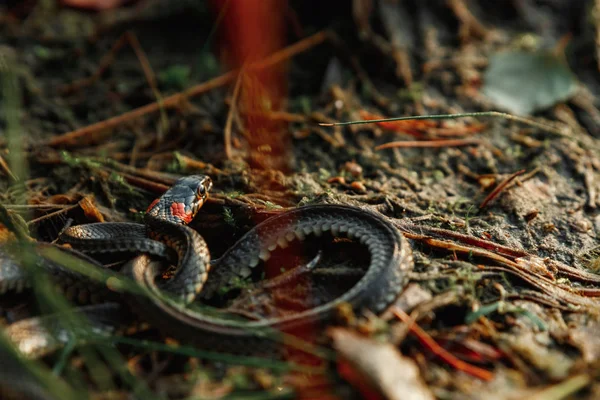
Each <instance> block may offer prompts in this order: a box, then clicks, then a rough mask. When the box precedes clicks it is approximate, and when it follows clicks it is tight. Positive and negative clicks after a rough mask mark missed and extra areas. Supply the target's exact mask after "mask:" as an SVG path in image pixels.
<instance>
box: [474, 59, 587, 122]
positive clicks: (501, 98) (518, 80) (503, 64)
mask: <svg viewBox="0 0 600 400" xmlns="http://www.w3.org/2000/svg"><path fill="white" fill-rule="evenodd" d="M484 81H485V85H484V87H483V93H484V94H485V95H486V96H488V97H489V98H490V99H491V100H492V101H494V102H495V103H496V105H498V106H499V107H501V108H503V109H506V110H508V111H509V112H511V113H514V114H519V115H527V114H531V113H532V112H535V111H539V110H544V109H546V108H548V107H550V106H552V105H554V104H556V103H559V102H561V101H564V100H567V99H568V98H569V97H571V96H572V95H573V93H574V92H575V90H576V88H577V79H576V78H575V76H574V75H573V73H572V72H571V71H570V70H569V67H568V66H567V65H566V64H565V63H564V62H562V61H561V59H560V58H558V57H556V56H555V55H553V54H551V53H547V52H537V53H528V52H523V51H509V52H503V53H498V54H495V55H494V56H492V57H491V58H490V63H489V67H488V69H487V71H486V72H485V76H484Z"/></svg>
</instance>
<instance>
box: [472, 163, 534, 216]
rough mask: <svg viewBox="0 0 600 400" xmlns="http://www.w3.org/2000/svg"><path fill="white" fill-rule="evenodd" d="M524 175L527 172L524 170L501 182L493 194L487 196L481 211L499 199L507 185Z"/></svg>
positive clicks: (480, 207) (482, 203)
mask: <svg viewBox="0 0 600 400" xmlns="http://www.w3.org/2000/svg"><path fill="white" fill-rule="evenodd" d="M524 173H525V170H524V169H522V170H520V171H517V172H515V173H514V174H512V175H511V176H509V177H508V178H506V179H505V180H503V181H502V182H500V183H499V184H498V186H496V188H495V189H494V190H492V192H491V193H490V194H488V195H487V197H486V198H485V199H484V200H483V202H481V205H480V206H479V209H480V210H481V209H483V208H485V206H487V205H488V203H489V202H491V201H492V200H494V199H495V198H496V197H498V195H499V194H500V192H502V191H503V190H504V189H505V188H506V187H507V185H508V184H509V183H510V182H512V181H513V179H515V178H516V177H517V176H519V175H523V174H524Z"/></svg>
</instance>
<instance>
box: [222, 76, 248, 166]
mask: <svg viewBox="0 0 600 400" xmlns="http://www.w3.org/2000/svg"><path fill="white" fill-rule="evenodd" d="M243 79H244V66H242V68H241V70H240V73H239V74H238V77H237V81H236V82H235V88H234V89H233V94H232V95H231V106H230V107H229V113H227V121H226V122H225V131H224V133H223V136H224V141H225V156H226V157H227V159H228V160H231V159H232V157H233V155H232V154H231V124H232V123H233V115H234V114H235V109H236V104H237V100H238V97H239V94H240V87H241V86H242V80H243Z"/></svg>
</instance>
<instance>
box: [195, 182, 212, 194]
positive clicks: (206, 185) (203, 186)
mask: <svg viewBox="0 0 600 400" xmlns="http://www.w3.org/2000/svg"><path fill="white" fill-rule="evenodd" d="M211 188H212V180H211V179H210V178H208V177H206V178H205V179H203V180H202V182H201V183H200V185H198V195H199V196H200V197H207V196H208V192H209V191H210V189H211Z"/></svg>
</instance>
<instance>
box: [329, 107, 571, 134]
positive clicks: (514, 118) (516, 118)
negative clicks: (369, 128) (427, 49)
mask: <svg viewBox="0 0 600 400" xmlns="http://www.w3.org/2000/svg"><path fill="white" fill-rule="evenodd" d="M463 117H499V118H504V119H508V120H511V121H517V122H521V123H523V124H526V125H530V126H535V127H536V128H540V129H542V130H544V131H546V132H551V133H555V134H557V135H560V136H565V133H564V132H563V131H561V130H560V129H558V128H556V127H554V126H552V125H548V124H542V123H541V122H537V121H534V120H532V119H528V118H523V117H519V116H517V115H512V114H507V113H503V112H499V111H482V112H472V113H460V114H437V115H415V116H412V117H396V118H384V119H372V120H369V121H348V122H335V123H325V122H322V123H320V124H319V125H321V126H343V125H359V124H373V123H376V122H393V121H408V120H413V119H415V120H416V119H458V118H463Z"/></svg>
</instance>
